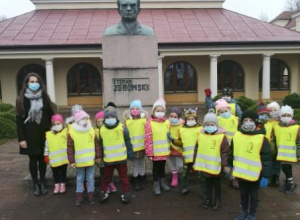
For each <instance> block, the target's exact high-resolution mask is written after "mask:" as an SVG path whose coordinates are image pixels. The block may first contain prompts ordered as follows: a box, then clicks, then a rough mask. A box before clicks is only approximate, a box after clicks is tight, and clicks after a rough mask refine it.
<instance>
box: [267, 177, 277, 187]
mask: <svg viewBox="0 0 300 220" xmlns="http://www.w3.org/2000/svg"><path fill="white" fill-rule="evenodd" d="M269 186H273V187H277V186H279V176H276V175H273V176H272V177H271V178H270V179H269Z"/></svg>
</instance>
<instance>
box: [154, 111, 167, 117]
mask: <svg viewBox="0 0 300 220" xmlns="http://www.w3.org/2000/svg"><path fill="white" fill-rule="evenodd" d="M154 115H155V117H156V118H163V117H165V113H164V112H155V113H154Z"/></svg>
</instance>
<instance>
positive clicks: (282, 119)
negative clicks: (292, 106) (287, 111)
mask: <svg viewBox="0 0 300 220" xmlns="http://www.w3.org/2000/svg"><path fill="white" fill-rule="evenodd" d="M280 121H282V123H284V124H286V125H288V124H289V123H290V122H291V121H292V117H281V118H280Z"/></svg>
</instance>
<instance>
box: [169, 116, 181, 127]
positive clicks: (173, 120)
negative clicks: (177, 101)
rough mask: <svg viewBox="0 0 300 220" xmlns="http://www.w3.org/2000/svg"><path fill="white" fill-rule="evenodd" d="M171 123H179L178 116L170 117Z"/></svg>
mask: <svg viewBox="0 0 300 220" xmlns="http://www.w3.org/2000/svg"><path fill="white" fill-rule="evenodd" d="M169 121H170V123H171V125H177V124H178V122H179V119H178V118H169Z"/></svg>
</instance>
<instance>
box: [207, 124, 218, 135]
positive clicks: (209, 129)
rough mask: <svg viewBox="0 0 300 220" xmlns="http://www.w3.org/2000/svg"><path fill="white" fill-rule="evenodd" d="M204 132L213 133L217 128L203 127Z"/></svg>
mask: <svg viewBox="0 0 300 220" xmlns="http://www.w3.org/2000/svg"><path fill="white" fill-rule="evenodd" d="M204 130H205V131H206V132H207V133H210V134H211V133H214V132H215V131H216V130H217V126H215V125H214V126H205V127H204Z"/></svg>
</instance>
